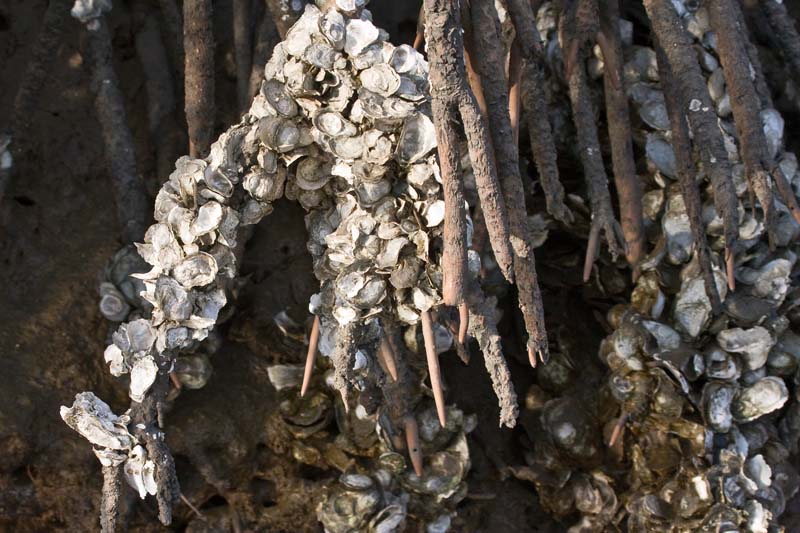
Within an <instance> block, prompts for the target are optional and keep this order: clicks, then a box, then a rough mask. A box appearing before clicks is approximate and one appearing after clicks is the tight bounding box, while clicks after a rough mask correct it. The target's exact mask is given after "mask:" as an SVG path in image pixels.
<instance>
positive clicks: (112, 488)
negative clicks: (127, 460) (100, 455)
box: [100, 465, 122, 533]
mask: <svg viewBox="0 0 800 533" xmlns="http://www.w3.org/2000/svg"><path fill="white" fill-rule="evenodd" d="M121 488H122V465H116V466H104V467H103V496H102V500H101V502H100V530H101V531H102V533H114V532H115V531H116V530H117V518H119V497H120V489H121Z"/></svg>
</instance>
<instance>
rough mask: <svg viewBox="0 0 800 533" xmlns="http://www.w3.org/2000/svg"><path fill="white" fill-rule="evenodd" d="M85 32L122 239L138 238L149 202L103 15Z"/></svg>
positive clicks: (95, 101)
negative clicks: (138, 164) (139, 169)
mask: <svg viewBox="0 0 800 533" xmlns="http://www.w3.org/2000/svg"><path fill="white" fill-rule="evenodd" d="M86 33H87V36H88V39H87V45H88V50H87V52H88V56H89V58H90V63H91V65H92V89H93V91H94V93H95V100H94V104H95V111H96V113H97V118H98V121H99V122H100V128H101V130H102V132H103V143H104V145H105V156H106V164H107V165H108V170H109V173H110V174H111V180H112V182H113V184H114V197H115V201H116V204H117V217H118V218H119V221H120V224H121V225H122V239H123V242H128V243H130V242H135V241H140V240H141V239H142V238H143V237H144V232H145V229H146V228H147V222H148V219H149V218H150V214H149V213H150V207H149V203H150V202H149V200H148V198H147V193H146V192H145V189H144V183H143V182H142V178H141V176H140V175H139V174H138V172H137V170H136V154H135V152H134V143H133V135H132V134H131V130H130V128H128V123H127V119H126V114H125V103H124V99H123V96H122V93H121V92H120V90H119V86H118V82H117V75H116V73H115V72H114V67H113V64H112V60H113V51H112V48H111V35H110V34H109V31H108V25H107V24H106V21H105V18H104V17H102V16H101V17H99V18H97V19H94V20H93V21H92V22H91V23H89V24H88V25H87V32H86Z"/></svg>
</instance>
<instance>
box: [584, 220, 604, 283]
mask: <svg viewBox="0 0 800 533" xmlns="http://www.w3.org/2000/svg"><path fill="white" fill-rule="evenodd" d="M599 247H600V224H594V223H593V224H592V227H591V228H590V229H589V242H588V243H587V244H586V258H585V259H584V261H583V282H584V283H588V281H589V278H590V277H591V276H592V266H594V262H595V260H596V259H597V251H598V248H599Z"/></svg>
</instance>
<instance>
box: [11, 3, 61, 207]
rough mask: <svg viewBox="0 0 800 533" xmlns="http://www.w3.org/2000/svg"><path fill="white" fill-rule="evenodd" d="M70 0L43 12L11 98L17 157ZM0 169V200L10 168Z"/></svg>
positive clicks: (51, 4)
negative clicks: (39, 25) (24, 67)
mask: <svg viewBox="0 0 800 533" xmlns="http://www.w3.org/2000/svg"><path fill="white" fill-rule="evenodd" d="M71 7H72V2H71V0H51V2H50V4H49V5H48V6H47V11H45V13H44V21H43V23H42V29H41V31H40V32H39V35H38V37H37V38H36V44H34V45H33V50H32V51H31V58H30V60H29V62H28V68H26V69H25V72H24V74H23V75H22V79H21V80H20V83H19V88H18V89H17V94H16V96H15V97H14V108H13V110H12V112H11V123H10V124H9V125H8V135H9V136H10V141H11V142H10V145H9V148H10V149H11V153H12V154H13V155H14V156H15V157H16V156H19V155H20V154H21V153H22V151H23V150H24V149H25V146H26V142H27V135H28V129H29V127H30V124H31V121H32V120H33V115H34V111H35V109H36V106H37V104H38V102H39V95H40V94H41V92H42V87H44V83H45V81H46V80H47V75H48V73H49V72H50V63H51V62H52V61H53V58H55V57H56V54H55V51H56V50H57V49H58V47H59V45H60V41H61V34H62V33H63V32H64V27H65V26H66V23H67V20H69V18H70V16H69V10H70V8H71ZM4 170H6V169H0V203H2V201H3V194H4V193H5V190H6V188H7V187H8V183H9V181H10V180H11V176H12V172H11V170H10V169H8V171H4Z"/></svg>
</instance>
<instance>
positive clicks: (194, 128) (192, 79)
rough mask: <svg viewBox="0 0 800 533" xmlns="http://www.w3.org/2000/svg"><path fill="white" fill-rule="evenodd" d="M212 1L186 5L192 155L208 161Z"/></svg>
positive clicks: (211, 115) (211, 111)
mask: <svg viewBox="0 0 800 533" xmlns="http://www.w3.org/2000/svg"><path fill="white" fill-rule="evenodd" d="M212 21H213V19H212V7H211V0H186V1H185V2H184V3H183V48H184V52H185V55H186V57H185V62H186V63H185V91H184V92H185V95H186V102H185V106H184V107H185V110H186V122H187V124H188V126H189V155H190V156H191V157H205V156H206V155H208V150H209V148H210V147H211V141H212V138H213V135H214V116H215V105H214V28H213V24H212Z"/></svg>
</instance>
